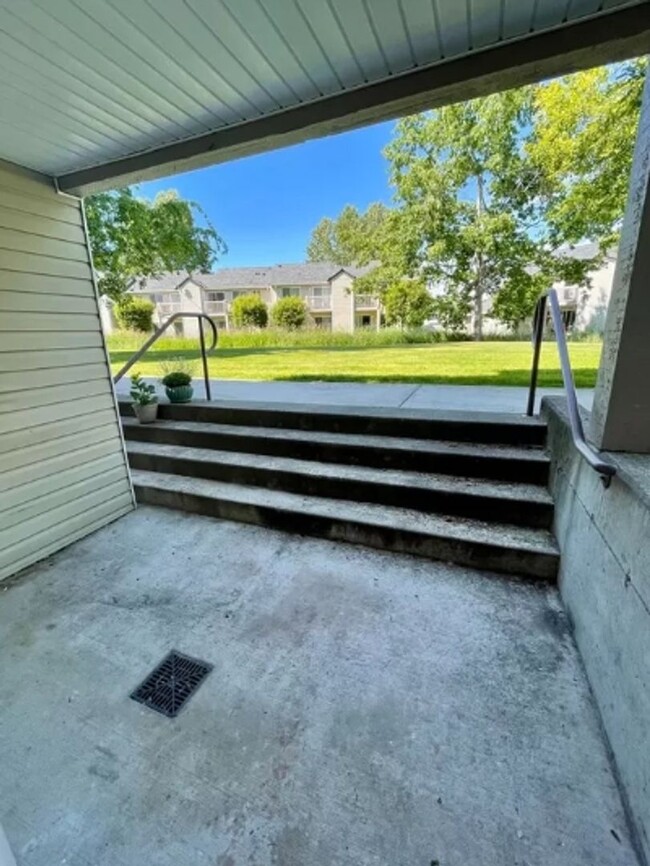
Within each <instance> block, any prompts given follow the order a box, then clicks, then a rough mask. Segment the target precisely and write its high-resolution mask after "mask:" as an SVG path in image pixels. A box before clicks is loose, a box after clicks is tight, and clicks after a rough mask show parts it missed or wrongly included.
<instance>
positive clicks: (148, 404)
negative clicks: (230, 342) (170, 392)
mask: <svg viewBox="0 0 650 866" xmlns="http://www.w3.org/2000/svg"><path fill="white" fill-rule="evenodd" d="M131 400H132V401H133V411H134V412H135V415H136V418H137V419H138V421H139V422H140V423H141V424H151V423H152V422H153V421H155V420H156V417H157V415H158V397H157V396H156V387H155V385H149V384H148V383H147V382H145V381H144V379H143V378H142V376H141V375H140V374H139V373H134V374H133V375H132V376H131Z"/></svg>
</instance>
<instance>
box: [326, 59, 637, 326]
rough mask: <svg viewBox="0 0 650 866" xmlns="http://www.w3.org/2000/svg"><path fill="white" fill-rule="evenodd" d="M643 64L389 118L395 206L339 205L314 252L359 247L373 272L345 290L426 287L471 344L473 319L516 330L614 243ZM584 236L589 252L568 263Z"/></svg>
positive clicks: (445, 320) (583, 278)
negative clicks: (370, 216)
mask: <svg viewBox="0 0 650 866" xmlns="http://www.w3.org/2000/svg"><path fill="white" fill-rule="evenodd" d="M645 67H646V61H645V60H635V61H630V62H628V63H624V64H618V65H616V66H614V67H609V68H602V69H595V70H590V71H588V72H582V73H578V74H576V75H573V76H567V77H565V78H560V79H557V80H555V81H551V82H548V83H544V84H540V85H537V86H535V87H524V88H520V89H518V90H512V91H508V92H505V93H500V94H495V95H492V96H488V97H485V98H482V99H477V100H473V101H470V102H466V103H462V104H456V105H449V106H446V107H443V108H441V109H438V110H436V111H433V112H426V113H423V114H419V115H416V116H413V117H408V118H405V119H403V120H401V121H399V122H398V123H397V124H396V126H395V133H394V136H393V139H392V141H391V142H390V144H389V145H388V147H387V148H386V150H385V156H386V158H387V160H388V164H389V170H390V178H391V183H392V185H393V188H394V206H393V207H392V208H390V209H386V208H384V209H383V212H382V218H381V220H380V221H378V222H376V223H375V224H373V225H369V226H364V225H363V224H362V222H361V217H362V216H363V215H361V214H358V213H357V212H356V211H354V209H351V208H349V207H348V208H346V209H345V211H344V212H342V214H341V216H340V217H339V220H327V221H322V222H321V223H320V224H319V226H318V227H317V229H316V230H315V233H314V236H313V237H312V243H314V245H315V246H317V247H319V248H322V251H323V254H325V251H326V248H327V255H328V257H329V256H330V255H331V254H332V252H333V251H335V250H340V249H342V250H343V253H344V254H345V252H346V251H347V253H348V255H349V256H351V257H353V259H354V261H355V262H357V263H359V262H365V261H368V260H369V257H368V255H367V253H366V254H365V256H364V254H362V253H360V252H358V250H362V251H367V250H370V249H371V250H372V258H375V259H378V260H379V262H380V265H379V266H378V267H377V268H375V269H374V270H373V271H371V272H370V273H368V274H366V275H365V276H363V277H361V278H358V279H357V280H356V281H355V287H354V288H355V291H359V292H371V293H376V294H379V295H380V296H381V297H382V298H384V302H385V298H386V296H387V293H388V292H389V291H390V290H391V287H393V286H396V285H398V284H400V282H401V281H402V280H403V279H405V278H410V279H415V280H417V281H420V282H424V283H426V284H427V285H428V286H429V288H430V289H431V292H432V294H433V308H434V315H435V317H436V318H437V319H438V321H439V322H440V324H441V325H442V326H443V327H445V328H447V329H448V330H452V331H463V330H465V329H466V327H467V323H468V320H470V321H471V323H472V326H473V331H474V335H475V336H476V337H477V338H480V337H481V335H482V332H483V319H484V316H485V315H487V316H490V317H491V318H495V319H498V320H499V321H501V322H503V323H505V324H506V325H508V326H510V327H513V328H514V327H516V326H518V325H519V324H520V323H521V322H522V321H524V320H526V319H527V318H528V317H529V316H530V314H531V313H532V310H533V308H534V306H535V303H536V301H537V299H538V297H539V295H540V293H541V292H543V291H544V290H545V289H547V288H549V287H550V286H551V285H553V284H554V283H557V282H566V283H569V284H580V285H583V286H588V283H589V273H590V272H591V271H593V270H594V269H595V268H596V267H597V266H598V265H599V264H600V263H601V261H602V255H603V254H604V253H605V252H606V251H607V250H608V249H609V248H610V247H611V245H612V244H613V243H615V242H616V240H617V233H618V230H619V228H620V223H621V219H622V214H623V208H624V204H625V197H626V193H627V185H628V180H629V170H630V165H631V160H632V151H633V145H634V139H635V134H636V125H637V122H638V115H639V107H640V102H641V91H642V86H643V78H644V72H645ZM317 233H318V238H316V235H317ZM316 239H317V240H318V244H316V243H315V241H316ZM343 239H344V240H345V243H343ZM585 240H591V241H595V242H596V245H595V248H594V255H593V256H592V257H591V258H588V259H578V258H576V257H574V256H572V255H571V248H572V246H573V245H576V244H578V243H580V242H581V241H585Z"/></svg>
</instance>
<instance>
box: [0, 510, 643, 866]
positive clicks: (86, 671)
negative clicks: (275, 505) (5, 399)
mask: <svg viewBox="0 0 650 866" xmlns="http://www.w3.org/2000/svg"><path fill="white" fill-rule="evenodd" d="M0 599H1V604H0V635H2V653H3V665H2V669H1V671H0V694H2V698H3V699H2V701H1V702H0V739H1V741H2V744H3V754H2V773H1V774H0V822H1V823H2V825H3V826H4V828H5V830H6V832H7V836H8V838H9V841H10V842H11V844H12V847H13V849H14V852H15V855H16V858H17V862H18V864H19V866H57V864H68V866H136V864H137V866H141V864H151V866H172V864H173V866H194V864H211V866H239V864H244V863H251V864H255V866H267V864H268V866H270V864H281V866H306V864H314V866H337V864H340V866H343V864H345V866H349V864H355V866H370V864H382V866H384V864H391V866H431V864H440V866H515V864H517V866H524V864H525V866H548V864H552V866H593V864H595V863H598V864H599V866H631V864H636V863H637V860H636V857H635V854H634V851H633V848H632V845H631V842H630V838H629V834H628V829H627V824H626V818H625V813H624V810H623V808H622V805H621V800H620V797H619V792H618V789H617V786H616V781H615V778H614V775H613V772H612V768H611V765H610V763H609V758H608V752H607V748H606V744H605V741H604V739H603V735H602V732H601V728H600V722H599V717H598V714H597V710H596V708H595V705H594V703H593V700H592V697H591V694H590V691H589V688H588V685H587V683H586V680H585V676H584V673H583V669H582V666H581V662H580V659H579V656H578V653H577V650H576V647H575V645H574V643H573V640H572V637H571V634H570V631H569V628H568V626H567V621H566V618H565V616H564V614H563V613H562V609H561V606H560V603H559V599H558V595H557V592H556V590H555V589H554V588H550V587H546V586H542V587H539V586H533V585H529V584H526V583H524V582H521V581H519V580H517V579H505V578H500V577H497V576H495V575H491V574H488V573H481V572H476V571H473V572H472V571H465V570H463V569H461V568H455V567H451V566H446V565H444V564H442V563H435V562H427V561H424V560H416V559H411V558H409V557H406V556H397V555H390V554H384V553H380V552H374V551H369V550H365V549H361V548H355V547H352V546H345V545H339V544H336V543H332V542H327V541H318V540H307V539H304V538H301V537H298V536H291V535H285V534H279V533H275V532H273V531H270V530H265V529H258V528H255V527H251V526H245V525H240V524H234V523H227V522H221V521H217V520H210V519H208V518H202V517H198V516H194V515H188V514H182V513H178V512H168V511H166V510H163V509H152V508H147V507H141V508H139V509H138V510H137V511H136V512H133V513H131V514H129V515H127V516H126V517H123V518H122V519H120V520H119V521H117V522H115V523H113V524H111V525H109V526H107V527H105V528H104V529H102V530H100V531H98V532H96V533H94V534H93V535H91V536H89V537H87V538H85V539H84V540H82V541H80V542H77V543H76V544H74V545H73V546H71V547H68V548H67V549H65V550H63V551H61V552H60V553H58V554H57V555H56V556H54V557H51V558H50V559H48V560H45V561H43V562H42V563H40V564H38V565H36V566H33V567H32V568H30V569H28V570H27V571H24V572H23V573H22V574H19V575H18V576H17V577H16V578H13V579H11V580H10V581H8V582H6V583H5V584H3V586H2V589H1V591H0ZM171 648H176V649H178V650H180V651H183V652H186V653H188V654H190V655H194V656H197V657H199V658H201V659H205V660H206V661H208V662H211V663H212V664H213V665H214V670H213V671H212V673H211V674H210V675H209V677H208V678H207V680H206V681H205V682H204V683H203V685H202V686H201V687H200V689H199V690H198V692H197V693H196V695H195V696H194V697H192V698H191V699H190V701H189V703H188V705H187V707H186V708H184V709H183V711H182V712H181V714H180V715H179V717H178V718H177V719H175V720H169V719H167V718H164V717H163V716H160V715H158V714H156V713H155V712H153V711H151V710H149V709H146V708H143V707H142V706H141V705H140V704H137V703H135V702H133V701H131V700H129V693H130V692H131V690H132V689H133V688H134V687H135V686H136V685H137V684H138V683H139V682H140V681H141V680H142V678H143V677H144V676H145V675H146V674H147V673H148V672H149V671H150V670H151V669H152V668H153V667H154V666H155V665H156V664H158V662H159V661H160V660H161V659H162V657H163V656H164V655H165V654H166V653H167V652H168V651H169V650H170V649H171Z"/></svg>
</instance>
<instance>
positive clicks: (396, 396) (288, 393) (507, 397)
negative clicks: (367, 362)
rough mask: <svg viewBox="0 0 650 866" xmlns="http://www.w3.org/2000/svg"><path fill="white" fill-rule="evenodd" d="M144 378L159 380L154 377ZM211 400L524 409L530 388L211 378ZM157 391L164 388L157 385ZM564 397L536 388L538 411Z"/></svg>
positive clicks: (586, 402)
mask: <svg viewBox="0 0 650 866" xmlns="http://www.w3.org/2000/svg"><path fill="white" fill-rule="evenodd" d="M148 381H150V382H154V383H155V384H158V382H157V380H155V379H149V380H148ZM193 384H194V392H195V397H196V398H197V399H203V398H204V397H205V385H204V384H203V382H202V381H201V380H200V379H198V378H197V379H196V381H195V382H194V383H193ZM211 388H212V399H213V400H251V401H255V402H262V403H265V402H279V403H302V404H309V403H312V404H313V403H320V404H322V405H332V406H358V407H363V406H373V407H387V408H393V409H396V408H406V409H461V410H464V411H474V412H514V413H516V414H518V415H523V413H524V412H525V411H526V403H527V400H528V388H506V387H501V386H489V385H390V384H375V383H372V382H243V381H242V382H236V381H233V380H217V379H213V380H211ZM117 390H118V393H119V394H120V396H123V397H126V396H127V395H128V392H129V381H128V378H127V379H123V380H122V381H121V382H119V383H118V386H117ZM159 392H160V395H161V396H162V395H163V388H162V387H160V386H159ZM547 395H548V396H559V397H562V396H564V390H563V389H562V388H540V389H539V390H538V392H537V401H536V411H539V404H540V401H541V398H542V397H544V396H547ZM593 395H594V392H593V388H581V389H579V391H578V400H579V401H580V403H581V404H582V405H583V406H584V407H585V409H591V405H592V403H593Z"/></svg>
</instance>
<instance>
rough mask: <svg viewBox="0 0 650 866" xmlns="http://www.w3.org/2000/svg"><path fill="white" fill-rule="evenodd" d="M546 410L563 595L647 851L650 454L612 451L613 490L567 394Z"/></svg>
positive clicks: (547, 402)
mask: <svg viewBox="0 0 650 866" xmlns="http://www.w3.org/2000/svg"><path fill="white" fill-rule="evenodd" d="M542 412H543V414H544V415H545V416H546V417H547V418H548V421H549V450H550V453H551V458H552V471H551V489H552V492H553V496H554V498H555V503H556V506H555V532H556V536H557V539H558V542H559V545H560V548H561V551H562V560H561V566H560V590H561V593H562V599H563V601H564V604H565V606H566V608H567V611H568V613H569V616H570V618H571V620H572V622H573V625H574V628H575V638H576V641H577V643H578V647H579V649H580V652H581V653H582V657H583V659H584V664H585V667H586V670H587V675H588V677H589V680H590V682H591V686H592V688H593V691H594V694H595V697H596V701H597V702H598V706H599V708H600V712H601V715H602V719H603V723H604V727H605V730H606V732H607V736H608V738H609V741H610V744H611V747H612V751H613V753H614V757H615V759H616V763H617V765H618V770H619V774H620V778H621V782H622V784H623V787H624V789H625V792H626V795H627V800H628V803H629V807H630V812H631V814H632V817H633V820H634V823H635V825H636V828H637V831H638V835H639V839H640V843H641V846H642V847H643V849H644V851H645V854H646V857H648V858H649V859H650V543H649V539H650V457H647V456H645V455H631V454H628V455H623V454H620V455H612V459H613V460H614V462H615V463H616V464H617V467H618V474H617V476H616V477H615V478H614V479H613V480H612V483H611V486H610V487H609V489H607V490H606V489H605V488H604V487H603V485H602V483H601V481H600V479H599V477H598V476H597V475H596V473H595V472H594V471H593V470H592V469H591V468H590V467H589V466H588V465H587V464H586V463H585V461H584V460H583V459H582V458H581V457H580V456H579V455H578V454H577V452H576V451H575V448H574V447H573V445H572V442H571V437H570V432H569V427H568V423H567V419H566V415H565V409H564V401H563V400H559V399H557V398H555V399H552V400H544V402H543V404H542Z"/></svg>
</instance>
